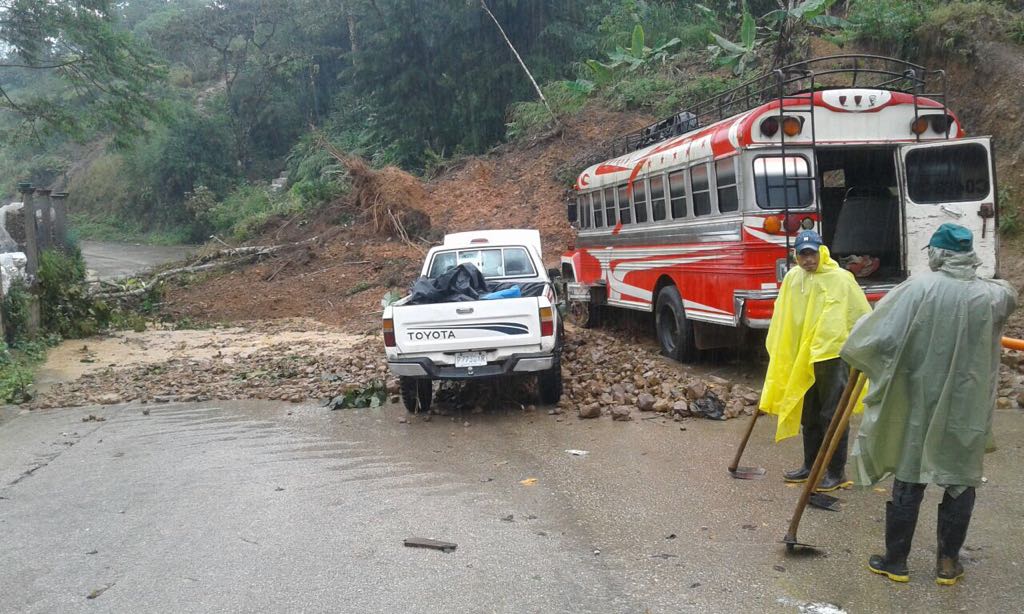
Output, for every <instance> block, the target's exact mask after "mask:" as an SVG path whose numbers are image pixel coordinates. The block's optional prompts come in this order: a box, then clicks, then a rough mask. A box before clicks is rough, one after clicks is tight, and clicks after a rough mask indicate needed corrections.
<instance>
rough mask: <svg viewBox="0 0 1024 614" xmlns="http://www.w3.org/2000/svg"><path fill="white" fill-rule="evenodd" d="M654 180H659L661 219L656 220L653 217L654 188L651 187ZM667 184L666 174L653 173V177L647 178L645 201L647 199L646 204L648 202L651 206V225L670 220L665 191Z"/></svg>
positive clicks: (666, 192)
mask: <svg viewBox="0 0 1024 614" xmlns="http://www.w3.org/2000/svg"><path fill="white" fill-rule="evenodd" d="M655 178H657V179H659V180H661V198H660V200H661V217H660V218H657V217H656V215H655V212H654V188H653V187H651V182H652V180H653V179H655ZM667 184H668V175H667V173H654V174H653V175H651V176H650V177H648V178H647V187H648V191H647V199H648V202H650V204H651V223H652V224H657V223H658V222H664V221H666V220H670V219H672V218H671V216H670V213H671V211H669V207H668V189H667Z"/></svg>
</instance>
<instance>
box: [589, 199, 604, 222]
mask: <svg viewBox="0 0 1024 614" xmlns="http://www.w3.org/2000/svg"><path fill="white" fill-rule="evenodd" d="M593 195H594V200H593V203H594V205H595V206H594V210H593V211H592V212H591V214H592V215H593V222H594V226H593V228H594V229H595V230H596V229H598V228H604V191H603V190H597V191H595V192H593ZM599 220H600V222H601V223H600V224H599V223H598V221H599Z"/></svg>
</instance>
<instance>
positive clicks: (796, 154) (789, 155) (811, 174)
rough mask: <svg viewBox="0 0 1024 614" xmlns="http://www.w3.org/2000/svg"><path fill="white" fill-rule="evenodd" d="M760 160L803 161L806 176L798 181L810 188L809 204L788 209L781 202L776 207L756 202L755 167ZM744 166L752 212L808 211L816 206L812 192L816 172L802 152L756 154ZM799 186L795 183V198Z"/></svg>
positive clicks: (784, 188)
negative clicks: (750, 193)
mask: <svg viewBox="0 0 1024 614" xmlns="http://www.w3.org/2000/svg"><path fill="white" fill-rule="evenodd" d="M762 158H800V159H801V160H803V161H804V164H806V165H807V175H806V176H800V181H801V182H803V183H807V184H808V185H809V186H810V187H809V188H808V189H809V190H810V202H808V203H807V204H803V205H790V206H789V207H787V206H786V204H785V202H783V204H782V205H780V206H778V207H773V206H771V203H768V204H766V205H762V204H761V201H760V200H758V191H757V169H756V168H755V165H756V164H757V161H758V160H761V159H762ZM744 166H747V167H748V168H749V170H750V186H751V191H752V192H753V194H752V195H751V196H752V197H753V198H751V201H752V202H753V203H754V210H756V211H782V210H785V209H809V208H811V207H814V206H816V205H815V203H816V199H817V197H816V196H815V194H814V192H815V190H814V176H815V175H814V174H815V172H816V169H815V167H814V166H813V165H812V164H811V160H810V159H809V158H808V156H807V154H805V153H803V152H788V151H787V152H786V155H785V156H783V155H782V153H781V152H779V151H777V150H776V151H775V152H774V153H761V152H758V154H757V155H755V156H753V157H752V158H750V164H747V165H744ZM746 172H747V170H746V169H744V173H746ZM799 186H800V184H799V183H797V188H796V190H797V196H799V195H800V187H799ZM782 189H783V190H786V189H788V188H786V187H785V186H783V187H782ZM769 190H770V188H769ZM766 196H767V195H766ZM741 207H742V205H741Z"/></svg>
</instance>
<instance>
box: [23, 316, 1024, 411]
mask: <svg viewBox="0 0 1024 614" xmlns="http://www.w3.org/2000/svg"><path fill="white" fill-rule="evenodd" d="M225 343H229V342H227V341H225ZM223 349H225V350H226V349H227V348H226V347H225V348H223ZM562 358H563V359H562V365H563V366H562V373H563V378H564V393H563V396H562V400H561V401H560V402H559V404H558V407H556V408H553V409H550V412H549V413H556V414H560V413H569V412H574V413H576V414H577V415H578V416H579V418H582V419H593V418H599V417H602V416H605V417H608V418H611V419H613V420H616V421H630V420H634V419H639V418H641V417H653V416H663V417H665V418H671V419H675V420H682V419H684V418H688V417H703V418H709V419H715V420H724V419H728V418H734V417H737V416H740V415H751V414H753V412H754V410H755V408H756V406H757V402H758V399H759V395H760V391H759V390H755V389H753V388H751V387H749V386H746V385H743V384H741V383H736V382H733V381H729V380H727V379H724V378H721V377H717V376H715V375H709V374H701V373H699V372H696V371H693V372H691V371H690V370H688V369H686V368H684V367H682V366H681V365H679V364H678V363H675V362H672V361H670V360H667V359H665V358H663V357H661V356H659V355H658V354H657V353H656V352H655V351H654V349H653V348H648V347H645V346H641V345H638V344H635V343H630V342H628V341H624V340H622V339H619V338H617V337H615V336H614V335H613V334H610V333H607V332H604V331H595V330H573V331H571V332H570V333H569V334H568V335H567V339H566V344H565V348H564V351H563V357H562ZM83 360H85V359H83ZM1002 362H1003V369H1002V370H1001V373H1000V383H999V396H998V400H997V406H998V407H999V408H1013V407H1020V406H1024V361H1022V360H1021V357H1020V356H1018V353H1016V352H1005V353H1004V354H1003V358H1002ZM381 382H383V384H384V386H385V388H386V391H387V394H388V395H389V398H390V400H392V401H398V381H397V379H395V378H393V377H391V376H390V374H389V373H388V371H387V368H386V366H385V363H384V354H383V351H382V348H381V345H380V341H379V339H378V338H376V337H364V338H362V339H361V340H359V341H357V342H356V343H355V344H354V345H353V346H351V347H342V346H338V347H334V346H331V345H329V344H320V343H317V342H316V341H315V340H312V339H311V340H303V341H291V342H289V343H280V344H272V345H267V346H265V347H261V348H259V349H257V350H256V351H253V352H251V353H248V354H238V353H229V352H227V351H225V352H223V353H222V352H220V351H217V352H216V353H213V354H212V355H211V352H207V353H206V354H205V355H203V356H200V357H197V356H195V355H190V354H189V353H188V352H187V351H184V352H183V353H182V354H181V355H176V356H173V357H171V358H169V359H168V360H165V361H162V362H158V363H155V364H135V365H127V366H123V367H108V368H106V369H103V370H99V371H94V372H92V373H87V374H85V375H83V376H81V377H79V378H78V379H76V380H75V381H72V382H70V383H65V384H60V385H57V386H54V387H53V388H51V389H50V390H48V391H46V392H45V393H43V394H41V395H39V396H38V397H37V398H36V399H35V400H33V401H32V402H30V403H29V404H28V406H29V407H31V408H48V407H72V406H82V405H112V404H116V403H124V402H129V401H135V402H151V403H161V402H169V401H179V402H188V401H207V400H215V399H273V400H280V401H288V402H296V403H297V402H309V401H318V402H321V404H323V405H330V402H331V400H332V399H337V398H338V397H339V396H341V395H345V394H347V393H350V392H352V391H357V390H362V389H366V388H369V387H370V386H373V385H374V384H375V383H376V384H377V385H380V383H381ZM435 390H436V392H435V406H434V407H435V410H436V412H438V413H448V411H450V410H456V411H460V412H461V411H465V410H469V411H474V412H475V411H483V410H487V409H492V408H496V407H505V408H511V407H514V408H520V409H526V408H528V407H531V406H529V404H530V403H535V402H536V391H535V390H534V386H533V381H532V378H523V379H518V380H513V382H511V383H509V382H502V383H498V384H495V385H491V386H487V385H482V384H476V383H474V384H461V383H450V382H446V383H444V384H443V385H436V387H435Z"/></svg>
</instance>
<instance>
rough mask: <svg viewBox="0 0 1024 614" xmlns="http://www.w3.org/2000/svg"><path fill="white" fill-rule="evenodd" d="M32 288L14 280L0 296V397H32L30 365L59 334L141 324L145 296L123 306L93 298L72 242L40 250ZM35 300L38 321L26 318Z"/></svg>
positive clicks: (14, 399)
mask: <svg viewBox="0 0 1024 614" xmlns="http://www.w3.org/2000/svg"><path fill="white" fill-rule="evenodd" d="M37 279H38V283H37V285H36V289H35V291H34V294H33V292H32V291H31V290H30V289H29V288H28V287H27V286H26V285H25V283H24V282H23V281H21V280H14V281H13V282H12V283H11V286H10V287H9V288H8V290H7V292H6V294H5V295H4V296H3V300H2V302H0V310H2V316H3V323H4V339H2V340H0V403H21V402H24V401H27V400H29V399H30V398H31V397H32V389H31V385H32V382H33V380H34V374H35V369H36V367H38V366H39V364H40V363H41V362H42V361H43V359H45V358H46V351H47V349H48V348H50V347H53V346H55V345H56V344H57V343H59V342H60V341H61V340H63V339H78V338H82V337H89V336H91V335H95V334H97V333H99V332H101V331H103V330H108V329H133V330H145V326H146V321H145V311H146V310H147V307H151V305H148V304H147V303H146V301H145V299H144V300H143V301H142V302H141V303H140V306H139V307H137V308H134V309H124V308H121V307H120V306H117V305H111V304H108V303H107V302H105V301H104V300H102V299H99V298H96V297H95V296H94V295H92V294H91V293H90V292H89V291H88V288H87V284H86V280H85V263H84V261H83V260H82V254H81V251H80V250H79V249H78V248H77V247H75V246H72V248H71V249H69V250H68V251H67V252H66V253H65V252H62V251H60V250H48V251H45V252H43V254H42V257H41V258H40V262H39V271H38V273H37ZM33 303H34V304H37V305H38V306H39V307H38V322H37V324H36V325H35V326H33V325H32V324H31V323H30V320H31V319H32V316H31V311H32V309H33V307H32V305H33Z"/></svg>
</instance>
